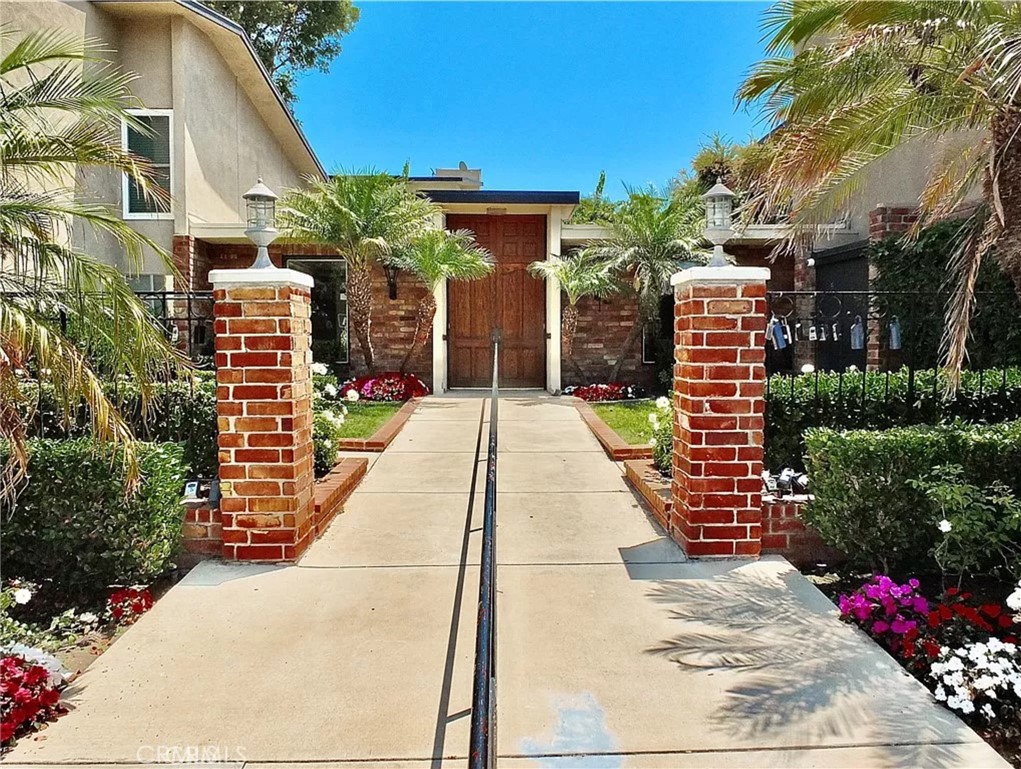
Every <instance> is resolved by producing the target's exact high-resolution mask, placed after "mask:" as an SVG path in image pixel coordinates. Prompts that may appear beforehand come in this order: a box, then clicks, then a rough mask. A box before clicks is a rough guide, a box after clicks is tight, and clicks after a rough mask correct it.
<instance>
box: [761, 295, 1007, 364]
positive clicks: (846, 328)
mask: <svg viewBox="0 0 1021 769" xmlns="http://www.w3.org/2000/svg"><path fill="white" fill-rule="evenodd" d="M948 299H949V295H948V294H946V293H944V292H937V291H934V292H917V291H914V292H913V291H771V292H769V293H768V294H767V295H766V306H767V333H766V368H767V371H768V372H769V373H771V374H774V373H798V372H800V371H802V370H805V369H807V370H810V371H831V372H841V371H854V370H864V369H869V370H876V371H887V370H898V369H901V368H909V369H929V368H936V367H938V366H939V364H940V360H941V349H942V348H941V345H942V340H943V336H944V330H945V327H946V326H945V314H946V313H945V310H946V305H947V301H948ZM968 352H969V362H968V366H969V368H971V369H974V370H981V369H988V368H1005V367H1010V366H1018V365H1021V303H1019V301H1018V297H1017V296H1016V295H1015V294H1012V293H980V294H978V295H977V296H976V302H975V308H974V312H973V317H972V323H971V337H970V339H969V343H968Z"/></svg>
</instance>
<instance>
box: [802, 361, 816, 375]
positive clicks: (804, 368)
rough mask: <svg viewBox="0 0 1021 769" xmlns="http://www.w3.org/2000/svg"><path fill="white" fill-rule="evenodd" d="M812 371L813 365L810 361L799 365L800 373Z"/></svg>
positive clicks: (813, 369)
mask: <svg viewBox="0 0 1021 769" xmlns="http://www.w3.org/2000/svg"><path fill="white" fill-rule="evenodd" d="M814 371H815V366H813V365H812V364H811V363H806V364H805V365H804V366H802V367H801V373H802V374H811V373H813V372H814Z"/></svg>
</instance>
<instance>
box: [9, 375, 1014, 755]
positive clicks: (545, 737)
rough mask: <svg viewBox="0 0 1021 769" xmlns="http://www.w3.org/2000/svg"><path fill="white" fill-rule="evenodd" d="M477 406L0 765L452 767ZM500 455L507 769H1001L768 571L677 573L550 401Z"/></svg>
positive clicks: (222, 590)
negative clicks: (202, 762)
mask: <svg viewBox="0 0 1021 769" xmlns="http://www.w3.org/2000/svg"><path fill="white" fill-rule="evenodd" d="M483 406H484V401H483V400H481V399H478V398H472V397H468V396H461V397H443V398H430V399H427V400H426V401H425V402H424V403H423V404H422V406H421V408H420V409H419V411H418V412H417V413H416V414H415V415H414V416H413V417H412V418H411V420H410V421H409V423H408V425H407V426H406V427H405V429H404V431H403V432H402V433H401V435H400V436H399V437H398V438H397V440H396V441H395V442H394V443H393V445H392V446H391V447H390V448H389V449H388V450H387V451H386V452H384V453H383V455H382V456H381V457H380V458H379V459H378V460H377V461H376V463H375V464H374V465H373V467H372V469H371V470H370V472H369V474H368V476H367V478H366V480H365V481H364V482H363V484H362V486H361V487H360V488H359V489H358V491H357V492H356V493H355V494H354V496H353V497H352V499H351V500H350V501H349V503H348V505H347V508H346V511H345V512H344V513H343V515H342V516H340V517H339V518H338V519H337V520H336V521H335V522H334V523H333V525H332V526H331V528H330V530H329V531H328V532H327V534H326V536H325V537H324V538H323V539H322V540H321V541H319V542H318V543H316V544H315V545H314V546H313V547H312V548H311V549H310V550H309V552H308V553H307V555H306V556H305V558H304V559H303V560H302V562H301V563H300V565H298V566H297V567H257V566H226V565H222V564H215V563H207V564H204V565H202V566H200V567H199V568H197V569H195V570H194V571H193V572H192V573H191V574H189V576H188V577H187V578H186V579H185V580H184V581H183V582H182V583H180V584H179V585H178V586H176V587H175V588H174V589H173V590H171V591H170V593H169V594H168V595H167V596H166V597H164V598H163V600H161V601H160V602H159V603H158V604H157V606H156V608H155V609H154V610H153V611H152V612H151V613H150V614H148V615H147V616H146V617H144V618H143V619H142V620H141V621H140V622H139V623H138V625H136V626H135V627H134V628H132V629H131V630H130V631H129V632H128V633H127V634H126V635H125V637H124V638H123V639H121V640H120V641H118V642H117V643H116V644H114V646H113V647H112V648H111V649H110V651H108V652H107V653H106V654H104V655H103V656H102V657H101V658H100V659H99V660H97V661H96V663H95V664H94V665H93V666H92V668H90V670H89V671H88V672H87V673H86V674H85V675H84V676H83V677H82V678H81V679H80V681H79V682H78V683H77V684H76V685H75V687H74V690H73V692H72V693H71V699H72V702H73V703H74V706H75V710H74V712H72V713H70V714H69V715H67V716H65V717H64V718H62V719H61V720H60V721H58V722H57V723H56V724H54V725H53V726H52V727H51V728H49V729H47V730H46V731H45V732H44V733H43V735H42V736H41V737H40V738H36V739H30V740H26V741H24V742H23V743H22V744H21V745H20V746H19V747H18V748H17V749H16V750H15V751H14V752H13V754H12V755H11V756H10V757H9V758H8V760H7V762H6V763H7V764H9V765H11V766H15V765H18V764H29V763H43V762H46V763H62V762H64V763H69V762H75V763H104V764H109V763H134V762H138V761H143V762H149V761H153V760H159V759H161V758H162V759H165V760H170V761H173V760H181V759H183V758H185V757H187V756H194V755H195V753H194V751H201V752H202V755H204V756H205V757H206V758H215V759H219V760H226V761H228V762H232V763H237V764H241V763H246V765H247V767H260V769H269V767H275V769H280V767H281V766H282V765H285V764H287V763H288V762H302V765H307V762H323V763H328V764H330V765H333V766H337V767H351V768H352V769H353V768H354V767H359V768H360V769H381V768H382V767H391V768H393V769H398V768H399V769H411V768H412V767H414V768H416V769H417V768H418V767H441V766H442V767H447V766H457V767H462V766H464V765H465V756H466V753H467V744H468V708H469V705H470V700H471V670H472V654H473V643H474V629H475V628H474V622H475V598H476V594H477V589H478V568H477V564H478V551H479V542H478V536H479V535H478V533H477V528H478V526H479V522H480V517H481V509H482V503H481V492H482V487H481V485H477V486H473V481H474V480H475V479H476V478H477V477H479V476H481V473H477V467H476V462H475V450H476V446H477V444H478V440H479V431H480V416H481V415H482V409H483ZM500 447H501V451H500V457H499V462H500V470H499V479H500V481H499V500H498V501H499V538H498V549H499V552H498V562H499V569H498V575H499V576H498V585H499V636H498V638H499V647H498V661H499V671H498V692H499V731H498V736H499V753H500V755H501V758H500V761H499V764H500V766H501V767H522V768H524V767H564V768H565V769H566V768H567V767H585V768H586V769H588V768H592V769H596V768H599V769H602V768H603V767H606V768H607V769H610V768H611V767H612V768H616V767H639V768H642V767H644V768H648V769H651V768H653V767H656V768H659V767H664V768H667V767H670V768H673V767H679V768H680V767H703V766H713V767H763V766H771V767H772V766H777V767H779V766H790V767H810V766H811V767H815V766H827V767H913V766H924V767H965V766H967V767H1000V766H1006V764H1004V763H1003V762H1002V761H1000V760H999V758H998V757H997V756H996V754H995V753H994V752H993V751H992V750H991V749H990V748H988V747H987V746H986V745H985V743H983V742H982V741H981V740H980V739H979V738H978V737H977V736H976V735H975V734H974V733H973V732H971V731H970V730H968V729H967V728H965V727H964V726H963V724H961V722H959V721H958V720H957V719H955V718H954V717H953V716H952V715H950V714H949V713H948V712H947V711H946V710H944V709H943V708H941V707H939V706H937V705H936V704H935V703H934V702H933V700H932V698H931V697H930V696H929V694H928V693H927V692H926V691H925V689H924V688H923V687H922V686H921V685H920V684H918V683H917V682H916V681H914V680H913V679H912V678H911V677H909V676H908V675H906V674H905V673H903V672H902V671H901V670H900V668H899V667H898V666H897V665H896V664H894V663H893V662H892V661H891V660H890V659H889V658H888V657H887V656H886V655H885V654H884V653H883V652H882V651H881V650H879V649H878V648H877V647H876V646H874V645H873V644H872V643H871V642H870V641H869V640H868V639H866V638H865V636H864V635H862V634H860V633H858V632H857V631H856V630H854V629H853V628H851V627H849V626H847V625H844V624H842V623H840V622H839V621H838V619H837V618H836V612H835V610H834V608H833V605H832V604H831V603H830V602H829V601H828V600H827V599H826V598H825V597H823V596H822V594H820V593H819V592H818V591H817V590H815V588H814V587H812V586H811V585H810V584H809V583H808V582H807V581H806V580H805V579H804V578H803V577H801V576H800V574H798V573H797V572H796V571H794V570H793V569H792V568H791V567H790V566H789V565H787V564H786V562H784V561H782V560H779V559H776V560H769V559H766V560H763V561H760V562H757V563H736V562H730V563H710V564H706V563H685V562H684V558H683V556H682V554H681V553H680V552H679V551H678V549H677V548H676V547H675V546H674V545H673V544H672V543H671V542H669V541H668V540H666V539H665V538H664V537H663V536H662V534H661V532H659V531H658V530H657V529H656V527H655V526H654V525H653V524H652V523H650V521H649V519H648V518H647V517H646V515H645V514H644V513H643V512H642V510H641V508H640V507H639V505H638V503H637V502H636V500H635V497H634V496H633V495H632V494H631V492H630V491H629V490H628V489H627V487H626V486H625V484H624V482H623V480H622V479H621V476H620V472H619V469H618V468H617V467H616V466H615V465H614V463H612V462H611V461H610V460H608V459H607V458H606V456H605V455H604V454H603V453H602V451H601V450H600V448H599V446H598V445H597V443H596V442H595V440H594V439H593V438H592V436H591V435H590V434H589V432H588V429H587V428H586V427H585V425H584V424H583V423H582V422H581V420H580V418H579V417H578V414H577V412H576V410H575V409H574V408H573V406H572V405H571V403H570V401H568V400H567V399H554V398H547V397H541V396H524V395H510V396H508V397H506V398H505V399H504V400H503V401H502V402H501V419H500ZM479 483H481V481H479ZM473 490H474V492H475V500H476V504H475V506H474V507H475V517H474V520H473V521H471V522H469V521H468V520H467V515H466V513H467V510H468V507H469V501H470V500H471V499H472V491H473ZM469 523H470V525H469ZM189 750H190V751H192V753H188V752H187V751H189ZM262 765H264V766H262Z"/></svg>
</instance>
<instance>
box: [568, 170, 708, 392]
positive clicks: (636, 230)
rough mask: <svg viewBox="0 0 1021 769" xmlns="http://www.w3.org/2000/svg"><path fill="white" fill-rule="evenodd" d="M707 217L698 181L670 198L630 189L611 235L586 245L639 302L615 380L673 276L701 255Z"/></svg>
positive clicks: (653, 319) (588, 253) (652, 320)
mask: <svg viewBox="0 0 1021 769" xmlns="http://www.w3.org/2000/svg"><path fill="white" fill-rule="evenodd" d="M703 216H704V205H703V203H702V199H701V197H700V195H699V188H698V187H697V185H686V186H684V187H682V188H678V189H676V190H674V192H673V194H671V195H670V196H669V197H664V196H662V195H660V194H659V193H658V192H657V191H656V190H654V189H652V188H649V189H645V190H632V189H629V190H628V196H627V200H625V201H624V202H623V203H621V204H620V206H619V208H618V210H617V214H616V216H614V218H613V219H612V220H611V221H609V222H607V226H608V228H609V230H610V237H609V239H608V240H606V241H605V242H602V243H598V244H595V245H592V246H589V247H588V248H586V249H585V251H584V255H585V257H586V258H588V259H593V260H595V261H597V262H598V261H601V262H605V263H607V264H609V265H610V267H611V268H612V269H613V270H614V271H615V272H616V273H617V275H618V276H619V277H620V279H621V280H622V282H623V283H624V285H625V286H626V287H627V288H628V289H629V290H630V291H631V292H632V293H633V294H634V296H635V299H636V301H637V304H638V318H637V322H636V323H635V325H634V326H632V327H631V330H630V331H629V332H628V335H627V337H626V338H625V339H624V343H623V345H622V346H621V350H620V354H619V355H618V356H617V360H616V362H615V363H614V364H613V370H612V371H611V372H610V381H611V382H615V381H617V380H618V378H619V377H620V371H621V368H622V367H623V365H624V361H625V360H627V358H628V356H629V355H630V354H631V351H632V350H634V348H635V345H636V344H637V342H638V340H639V339H641V336H642V332H643V331H644V330H645V328H646V327H655V326H656V325H657V324H658V322H659V301H660V298H661V297H662V296H663V293H664V291H666V290H667V288H668V287H669V285H670V276H671V275H673V274H674V273H675V272H677V271H678V270H679V269H681V268H682V266H683V263H684V262H685V261H691V260H694V259H698V258H699V255H700V254H701V251H700V250H699V248H698V246H699V242H700V240H701V236H702V229H703V225H704V222H703Z"/></svg>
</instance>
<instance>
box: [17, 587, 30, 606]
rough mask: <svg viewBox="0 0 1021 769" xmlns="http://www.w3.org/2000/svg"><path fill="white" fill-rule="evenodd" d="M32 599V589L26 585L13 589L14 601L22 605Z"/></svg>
mask: <svg viewBox="0 0 1021 769" xmlns="http://www.w3.org/2000/svg"><path fill="white" fill-rule="evenodd" d="M31 600H32V591H31V590H29V589H28V588H27V587H19V588H18V589H17V590H15V591H14V603H17V604H21V605H22V606H24V605H25V604H26V603H28V602H29V601H31Z"/></svg>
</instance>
